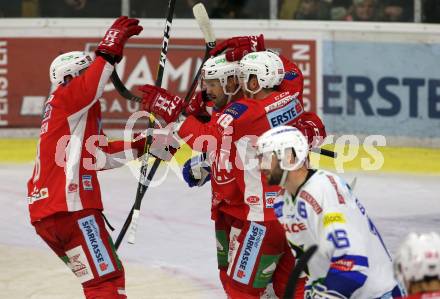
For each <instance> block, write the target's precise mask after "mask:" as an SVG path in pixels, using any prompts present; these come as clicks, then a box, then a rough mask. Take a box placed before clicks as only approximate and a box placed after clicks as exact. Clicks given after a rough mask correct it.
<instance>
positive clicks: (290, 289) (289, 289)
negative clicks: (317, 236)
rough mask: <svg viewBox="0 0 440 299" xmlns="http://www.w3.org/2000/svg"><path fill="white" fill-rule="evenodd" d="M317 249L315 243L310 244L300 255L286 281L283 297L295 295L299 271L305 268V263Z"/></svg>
mask: <svg viewBox="0 0 440 299" xmlns="http://www.w3.org/2000/svg"><path fill="white" fill-rule="evenodd" d="M317 249H318V246H317V245H312V246H311V247H310V248H309V249H307V250H306V251H305V252H304V253H303V254H301V256H299V260H298V262H297V263H296V265H295V268H293V270H292V272H291V273H290V275H289V280H288V281H287V286H286V290H285V291H284V296H283V298H284V299H292V298H294V297H295V288H296V284H297V283H298V280H299V277H300V275H301V273H302V272H303V271H304V270H305V269H306V267H307V263H308V262H309V261H310V259H311V258H312V256H313V254H314V253H315V251H316V250H317Z"/></svg>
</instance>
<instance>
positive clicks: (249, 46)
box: [209, 34, 266, 61]
mask: <svg viewBox="0 0 440 299" xmlns="http://www.w3.org/2000/svg"><path fill="white" fill-rule="evenodd" d="M226 49H229V50H227V51H226V52H225V54H226V60H228V61H238V60H240V59H241V58H243V56H245V55H246V54H248V53H250V52H257V51H264V50H266V48H265V47H264V36H263V34H260V35H259V36H256V35H251V36H236V37H232V38H230V39H227V40H225V41H223V42H221V43H220V44H218V45H217V46H216V47H215V48H214V49H212V50H211V51H210V52H209V54H210V55H212V56H217V55H218V54H220V53H221V52H223V51H224V50H226Z"/></svg>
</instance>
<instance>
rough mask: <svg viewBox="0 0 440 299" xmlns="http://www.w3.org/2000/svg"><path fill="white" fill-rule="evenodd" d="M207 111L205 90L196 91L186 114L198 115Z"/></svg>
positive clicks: (186, 109) (186, 108)
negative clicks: (204, 96) (204, 98)
mask: <svg viewBox="0 0 440 299" xmlns="http://www.w3.org/2000/svg"><path fill="white" fill-rule="evenodd" d="M205 111H206V103H205V101H204V100H203V91H198V92H196V93H195V95H194V96H193V97H192V99H191V100H189V103H188V105H187V106H186V107H185V114H186V115H194V116H198V115H199V114H201V113H203V112H205Z"/></svg>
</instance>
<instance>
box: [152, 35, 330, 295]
mask: <svg viewBox="0 0 440 299" xmlns="http://www.w3.org/2000/svg"><path fill="white" fill-rule="evenodd" d="M241 39H245V37H242V38H241ZM227 42H229V41H227ZM227 53H228V52H226V54H225V55H223V56H219V57H215V58H212V60H213V61H212V62H214V63H213V65H216V66H219V65H222V64H225V62H226V61H227V59H225V58H226V57H227V56H228V54H227ZM234 53H235V52H234ZM264 53H267V52H264ZM268 55H273V56H275V57H276V59H277V62H278V63H279V64H278V67H279V69H275V71H276V72H275V73H270V74H268V75H267V78H266V79H268V78H269V77H271V78H272V77H273V76H274V75H275V74H276V75H277V81H276V83H275V81H271V83H268V85H264V87H265V91H264V92H267V90H266V87H267V88H269V89H270V92H269V93H271V92H273V90H272V88H273V87H275V85H277V87H280V86H283V84H282V83H281V82H284V80H283V78H284V74H285V73H284V67H283V63H282V62H281V60H280V58H279V57H278V56H277V55H275V54H273V53H270V54H268ZM225 56H226V57H225ZM273 56H271V57H273ZM215 59H217V61H216V60H215ZM209 62H210V61H208V62H207V63H208V65H209ZM205 66H207V65H205ZM264 67H265V66H264ZM271 67H273V65H271ZM279 70H280V73H277V72H278V71H279ZM203 71H204V74H205V79H206V76H211V79H213V77H214V74H216V73H218V72H219V69H217V70H215V67H214V68H213V69H208V68H206V69H204V70H203ZM232 74H233V73H231V74H230V75H232ZM295 75H296V76H299V75H300V73H299V74H298V73H296V74H295ZM292 77H293V78H292ZM294 78H295V76H290V77H289V80H292V79H294ZM301 78H302V77H301ZM208 80H209V79H208ZM217 81H219V82H222V81H223V79H222V78H220V77H217ZM223 82H224V81H223ZM209 83H210V82H209V81H208V84H207V85H208V94H210V95H212V92H210V91H209V90H210V87H209ZM212 83H213V82H212ZM213 84H214V83H213ZM270 84H271V85H270ZM299 85H300V89H299V90H296V91H295V94H296V93H297V92H298V94H300V93H301V91H302V80H301V83H300V84H299ZM145 90H146V91H148V93H147V97H145V105H144V107H145V108H146V109H147V110H148V111H152V112H154V113H155V114H156V115H159V116H160V115H161V114H163V115H164V116H163V117H164V118H168V120H171V119H172V118H170V117H169V116H170V115H171V114H172V113H170V109H167V110H166V113H164V111H160V110H161V109H156V108H155V104H154V103H155V98H156V99H157V98H163V97H169V98H170V102H171V101H174V96H171V95H169V94H168V93H167V92H165V91H157V93H156V94H154V93H151V90H152V89H151V88H150V87H148V86H146V87H144V91H145ZM211 90H212V89H211ZM232 90H233V88H232ZM279 94H283V96H281V97H278V98H276V100H275V101H274V100H273V98H272V99H271V100H268V101H267V103H266V102H265V104H267V105H270V104H271V103H275V105H274V106H273V110H269V111H268V112H269V113H270V112H275V113H272V114H268V113H267V112H266V110H265V109H264V108H265V106H264V105H259V106H258V107H257V106H254V105H255V103H256V102H259V100H248V102H244V103H242V101H239V102H233V103H230V104H228V105H226V106H223V107H222V109H221V110H220V111H219V112H218V113H217V114H216V115H215V119H214V121H213V119H211V122H210V123H208V124H202V123H200V122H198V121H197V119H196V118H195V117H192V116H190V117H188V118H187V119H186V120H185V121H184V122H183V124H182V125H181V127H180V130H179V136H181V137H182V138H185V137H187V136H192V137H191V138H190V139H189V140H188V141H187V142H188V143H189V144H190V145H191V146H192V147H193V148H195V149H197V150H203V151H208V152H209V154H208V156H209V159H208V160H209V162H208V164H211V166H212V177H213V179H212V180H211V184H212V192H213V198H212V206H213V219H214V220H215V221H216V235H217V246H218V257H219V268H220V276H221V279H222V283H223V286H224V287H225V289H226V291H227V293H228V295H229V296H230V297H231V298H257V297H259V296H260V295H261V293H262V292H263V291H264V289H265V288H266V285H267V284H268V282H269V281H271V280H272V281H273V285H274V289H275V292H276V294H277V295H278V296H281V295H282V292H283V291H284V288H285V284H286V282H287V276H288V273H289V271H290V270H291V269H292V267H293V262H294V261H293V256H292V255H291V254H290V251H289V249H288V248H287V243H286V241H285V239H284V237H283V230H282V228H281V227H280V226H279V224H278V223H277V221H276V220H275V218H274V216H273V211H272V209H271V200H272V199H273V198H274V197H275V194H276V191H277V190H275V189H276V188H272V189H273V190H272V189H271V190H269V189H266V188H265V187H263V185H265V184H264V182H262V181H261V176H258V178H257V180H254V178H252V175H253V173H251V172H246V171H244V172H243V171H242V170H243V169H240V166H238V165H237V164H235V161H234V158H235V155H236V152H237V149H236V147H235V141H237V140H238V139H235V137H236V136H237V137H238V138H239V139H240V137H245V136H243V135H241V136H240V134H244V133H249V134H250V135H252V133H255V134H257V135H258V134H259V131H260V130H261V131H262V132H264V129H265V128H266V126H268V125H269V124H267V123H268V121H269V120H270V119H271V118H275V120H276V119H277V116H278V114H277V112H280V113H279V114H280V115H281V117H283V116H282V115H283V113H286V116H285V117H286V118H287V119H284V120H281V119H279V118H278V119H279V120H280V122H281V123H284V121H286V122H287V123H288V124H293V123H294V120H296V121H297V123H298V124H299V119H298V116H300V115H301V114H302V113H303V109H302V103H301V101H300V100H299V99H297V98H296V97H294V96H293V95H292V94H291V93H290V92H288V91H286V92H284V93H282V92H277V95H279ZM217 96H218V95H217ZM223 96H224V94H223ZM275 97H276V96H275ZM217 100H219V99H217ZM225 104H226V103H224V104H223V105H225ZM172 106H174V107H176V106H177V105H169V106H168V107H172ZM275 106H276V107H275ZM277 108H278V109H277ZM246 110H248V111H246ZM278 110H279V111H278ZM179 112H180V111H179V110H177V111H176V114H178V113H179ZM244 112H246V117H244V118H242V119H240V120H238V118H240V117H241V115H242V114H244ZM254 112H258V113H257V114H254ZM235 117H236V118H237V123H238V124H237V134H236V135H234V134H235V131H234V133H225V132H230V130H229V129H235V126H234V127H233V128H232V127H231V128H229V127H230V126H229V125H230V124H231V122H232V121H233V120H234V118H235ZM174 119H175V118H174ZM231 119H232V121H231ZM317 122H318V126H317V127H319V128H320V129H321V130H322V132H324V128H323V126H322V123H321V122H320V120H319V118H318V119H317ZM263 124H266V125H263ZM299 125H300V126H301V125H302V126H304V127H307V126H308V124H299ZM263 128H264V129H263ZM246 131H248V132H246ZM316 131H317V130H312V131H311V132H313V133H314V132H316ZM318 131H319V130H318ZM262 132H261V133H262ZM324 134H325V133H324ZM244 135H247V134H244ZM201 136H202V137H214V140H215V141H217V143H216V145H214V148H212V147H211V148H209V142H208V146H207V147H203V148H197V146H196V144H198V145H202V144H203V145H206V144H205V143H203V142H200V139H199V138H198V137H201ZM202 140H203V139H202ZM211 145H212V144H211ZM202 160H203V159H199V161H202ZM255 170H256V171H258V170H257V169H255ZM204 180H205V181H206V176H205V179H204ZM195 183H196V184H198V183H197V182H195ZM255 185H259V186H260V188H259V187H258V186H255ZM254 187H255V188H254ZM256 189H258V190H256ZM263 189H264V190H263ZM251 193H258V194H251ZM274 220H275V221H274ZM222 222H223V223H222ZM222 224H223V226H224V227H223V229H222V228H221V226H222ZM254 241H255V242H254ZM252 244H254V246H252ZM301 297H302V296H301V294H298V297H297V298H301Z"/></svg>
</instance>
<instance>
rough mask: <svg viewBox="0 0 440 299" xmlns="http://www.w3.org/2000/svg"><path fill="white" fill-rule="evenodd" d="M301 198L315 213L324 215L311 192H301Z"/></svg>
mask: <svg viewBox="0 0 440 299" xmlns="http://www.w3.org/2000/svg"><path fill="white" fill-rule="evenodd" d="M299 197H301V198H302V199H304V201H305V202H307V203H308V204H309V205H311V206H312V209H313V211H315V212H316V214H321V213H322V208H321V206H320V205H319V203H318V202H317V201H316V199H315V198H314V197H313V196H312V195H311V194H310V193H309V192H307V191H306V190H301V192H300V193H299Z"/></svg>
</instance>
